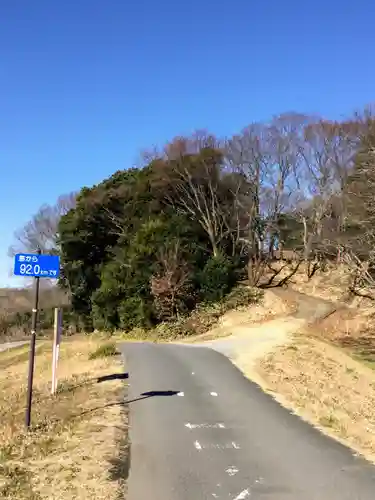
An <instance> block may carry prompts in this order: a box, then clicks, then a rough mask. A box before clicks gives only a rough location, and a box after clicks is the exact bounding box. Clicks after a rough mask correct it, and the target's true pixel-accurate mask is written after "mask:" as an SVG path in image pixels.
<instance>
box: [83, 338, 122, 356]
mask: <svg viewBox="0 0 375 500" xmlns="http://www.w3.org/2000/svg"><path fill="white" fill-rule="evenodd" d="M118 354H119V352H118V350H117V347H116V344H115V342H107V343H105V344H102V345H101V346H99V347H98V348H97V349H95V351H93V352H92V353H90V354H89V359H98V358H109V357H110V356H117V355H118Z"/></svg>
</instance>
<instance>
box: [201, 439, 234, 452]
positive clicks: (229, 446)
mask: <svg viewBox="0 0 375 500" xmlns="http://www.w3.org/2000/svg"><path fill="white" fill-rule="evenodd" d="M194 446H195V447H196V449H197V450H230V449H233V448H234V449H236V450H239V449H240V447H239V446H238V444H236V443H227V444H214V443H209V444H200V443H199V442H198V441H195V442H194Z"/></svg>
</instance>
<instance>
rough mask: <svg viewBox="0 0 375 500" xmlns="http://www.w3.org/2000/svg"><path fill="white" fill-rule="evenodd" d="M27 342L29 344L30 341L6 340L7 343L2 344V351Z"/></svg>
mask: <svg viewBox="0 0 375 500" xmlns="http://www.w3.org/2000/svg"><path fill="white" fill-rule="evenodd" d="M25 344H28V342H25V341H23V340H21V341H19V342H6V343H5V344H0V352H3V351H8V350H9V349H14V348H16V347H20V346H22V345H25Z"/></svg>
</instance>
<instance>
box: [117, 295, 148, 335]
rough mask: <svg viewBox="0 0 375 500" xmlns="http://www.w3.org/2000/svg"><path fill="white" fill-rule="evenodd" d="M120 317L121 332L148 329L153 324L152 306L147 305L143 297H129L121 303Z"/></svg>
mask: <svg viewBox="0 0 375 500" xmlns="http://www.w3.org/2000/svg"><path fill="white" fill-rule="evenodd" d="M118 315H119V319H120V328H121V330H127V331H128V330H132V329H133V328H137V327H141V328H142V327H147V326H150V323H151V315H152V304H149V303H146V301H145V300H144V299H142V297H136V296H134V297H129V298H128V299H126V300H123V301H122V302H121V304H120V306H119V308H118Z"/></svg>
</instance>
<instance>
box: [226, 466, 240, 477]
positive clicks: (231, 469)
mask: <svg viewBox="0 0 375 500" xmlns="http://www.w3.org/2000/svg"><path fill="white" fill-rule="evenodd" d="M225 472H226V473H227V474H229V476H235V475H236V474H237V472H238V469H237V467H234V465H231V466H230V467H228V469H226V471H225Z"/></svg>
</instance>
